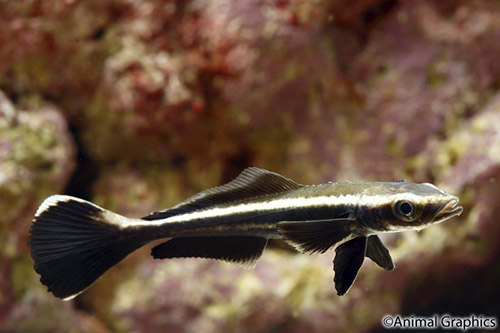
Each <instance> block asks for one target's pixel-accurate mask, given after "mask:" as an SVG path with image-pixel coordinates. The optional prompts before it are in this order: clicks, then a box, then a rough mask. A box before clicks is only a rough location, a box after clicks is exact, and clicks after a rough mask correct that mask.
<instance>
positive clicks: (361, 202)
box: [121, 193, 419, 227]
mask: <svg viewBox="0 0 500 333" xmlns="http://www.w3.org/2000/svg"><path fill="white" fill-rule="evenodd" d="M394 200H411V201H414V202H418V201H419V196H417V195H414V194H412V193H397V194H393V195H362V196H361V197H360V196H359V195H353V194H348V195H341V196H318V197H307V198H306V197H299V198H283V199H276V200H271V201H266V202H254V203H247V204H239V205H234V206H229V207H216V208H212V209H205V210H199V211H194V212H190V213H186V214H181V215H175V216H171V217H168V218H165V219H160V220H153V221H147V220H137V219H134V220H132V219H130V220H129V222H128V223H127V222H125V223H121V226H123V227H126V226H132V225H162V224H164V223H179V222H187V221H191V220H198V219H205V218H213V217H222V216H229V215H233V214H235V215H236V214H244V213H250V212H261V211H271V210H280V209H282V210H286V209H294V208H312V207H320V206H331V207H332V206H338V205H357V206H358V207H365V208H373V207H379V206H381V205H385V204H388V203H392V202H393V201H394Z"/></svg>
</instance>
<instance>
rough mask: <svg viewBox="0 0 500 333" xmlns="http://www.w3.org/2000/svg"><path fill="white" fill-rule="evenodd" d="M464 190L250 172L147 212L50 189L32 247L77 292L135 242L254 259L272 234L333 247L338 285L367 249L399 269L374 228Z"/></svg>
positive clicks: (453, 203) (61, 285)
mask: <svg viewBox="0 0 500 333" xmlns="http://www.w3.org/2000/svg"><path fill="white" fill-rule="evenodd" d="M457 204H458V198H457V197H455V196H452V195H448V194H446V193H445V192H443V191H441V190H439V189H438V188H437V187H435V186H434V185H432V184H413V183H407V182H401V181H398V182H386V183H382V182H346V183H329V184H322V185H313V186H305V185H300V184H297V183H296V182H294V181H293V180H290V179H288V178H285V177H283V176H281V175H279V174H277V173H274V172H269V171H266V170H262V169H258V168H248V169H246V170H244V171H243V172H242V173H241V174H240V175H239V176H238V177H237V178H236V179H235V180H233V181H232V182H230V183H228V184H226V185H223V186H220V187H215V188H212V189H209V190H206V191H203V192H201V193H198V194H196V195H194V196H193V197H191V198H189V199H187V200H186V201H184V202H182V203H180V204H178V205H176V206H174V207H172V208H170V209H167V210H163V211H159V212H155V213H152V214H150V215H148V216H145V217H143V218H141V219H134V218H127V217H124V216H121V215H118V214H116V213H113V212H111V211H109V210H106V209H103V208H101V207H99V206H97V205H95V204H93V203H91V202H88V201H85V200H82V199H78V198H75V197H70V196H65V195H53V196H51V197H49V198H47V199H46V200H45V201H44V202H43V203H42V204H41V206H40V207H39V208H38V210H37V212H36V214H35V218H34V219H33V224H32V226H31V230H30V238H29V242H28V243H29V246H30V248H31V256H32V258H33V260H34V262H35V270H36V271H37V272H38V273H39V274H40V275H41V278H40V281H41V282H42V283H43V284H44V285H46V286H47V287H48V290H49V291H51V292H52V293H53V294H54V295H55V296H57V297H59V298H63V299H65V300H68V299H71V298H73V297H75V296H77V295H79V294H80V293H82V292H83V291H84V290H85V289H86V288H88V287H89V286H90V285H91V284H92V283H93V282H94V281H95V280H97V279H98V278H99V277H100V276H101V275H102V274H104V273H105V272H106V271H107V270H108V269H109V268H111V267H112V266H114V265H116V264H117V263H118V262H120V261H121V260H122V259H124V258H125V257H126V256H127V255H128V254H130V253H131V252H133V251H134V250H136V249H138V248H139V247H141V246H143V245H145V244H147V243H149V242H151V241H154V240H158V239H163V238H171V239H169V240H167V241H166V242H164V243H161V244H159V245H157V246H155V247H154V248H153V249H152V252H151V254H152V256H153V257H154V258H157V259H165V258H179V257H199V258H212V259H221V260H225V261H229V262H233V263H238V264H242V265H244V266H249V267H253V266H254V265H255V264H256V262H257V260H258V259H259V257H260V256H261V255H262V252H263V251H264V248H265V247H266V244H267V241H268V239H270V238H282V239H283V240H285V241H286V242H287V243H289V244H291V245H292V246H294V247H295V248H296V249H297V250H299V251H301V252H304V253H315V252H319V253H324V252H325V251H327V250H328V249H330V248H333V247H334V248H335V253H336V254H335V260H334V270H335V279H334V281H335V288H336V290H337V293H338V295H343V294H345V293H346V292H347V291H348V290H349V288H350V287H351V285H352V283H353V282H354V279H355V278H356V275H357V273H358V271H359V269H360V267H361V264H362V263H363V259H364V257H365V256H366V257H369V258H370V259H372V260H373V261H374V262H375V263H377V264H378V265H379V266H380V267H382V268H383V269H385V270H392V269H394V264H393V262H392V259H391V256H390V254H389V251H388V250H387V248H386V247H385V246H384V245H383V244H382V242H381V241H380V239H379V238H378V236H377V234H379V233H384V232H397V231H404V230H410V229H416V230H419V229H422V228H425V227H427V226H429V225H431V224H435V223H439V222H442V221H445V220H447V219H449V218H451V217H454V216H457V215H460V214H461V213H462V210H463V208H462V207H460V206H457Z"/></svg>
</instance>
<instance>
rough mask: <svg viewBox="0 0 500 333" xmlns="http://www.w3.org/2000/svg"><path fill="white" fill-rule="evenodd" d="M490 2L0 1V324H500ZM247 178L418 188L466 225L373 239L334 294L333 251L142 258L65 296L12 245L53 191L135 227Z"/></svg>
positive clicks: (499, 103)
mask: <svg viewBox="0 0 500 333" xmlns="http://www.w3.org/2000/svg"><path fill="white" fill-rule="evenodd" d="M499 59H500V1H497V0H491V1H481V0H476V1H473V0H472V1H467V0H461V1H460V0H456V1H455V0H434V1H431V0H422V1H402V0H359V1H346V0H327V1H321V0H314V1H305V0H211V1H201V0H191V1H183V0H170V1H166V0H125V1H118V0H110V1H98V0H87V1H83V0H59V1H40V0H19V1H7V0H0V211H1V212H2V213H1V214H0V244H2V246H0V331H19V332H24V331H33V332H34V331H43V332H47V331H56V332H67V331H69V332H108V331H118V332H127V331H134V332H155V331H168V332H210V331H219V332H236V331H238V332H257V331H264V332H304V331H309V332H333V331H336V332H349V331H374V332H375V331H379V330H381V329H382V328H381V324H380V320H381V318H382V317H383V315H385V314H397V313H399V314H403V315H410V314H415V315H422V316H423V315H432V314H435V313H437V314H445V313H449V314H452V315H456V316H458V315H469V314H482V315H489V316H497V318H498V317H499V315H500V309H499V307H500V305H499V304H500V303H499V302H498V300H499V299H500V283H498V281H499V280H500V265H499V262H500V223H498V216H499V214H500V182H499V181H500V61H499ZM247 166H259V167H262V168H267V169H270V170H273V171H276V172H279V173H281V174H283V175H285V176H287V177H290V178H292V179H295V180H296V181H298V182H300V183H304V184H312V183H321V182H327V181H333V180H335V181H344V180H347V179H349V180H379V181H392V180H395V179H400V178H405V179H406V180H408V181H415V182H432V183H435V184H436V185H438V186H439V187H441V188H443V189H445V190H447V191H448V192H450V193H453V194H456V195H459V196H460V198H461V203H462V205H463V206H464V208H465V211H464V214H462V216H461V217H460V218H455V219H453V220H450V221H448V222H446V223H444V224H441V225H436V226H433V227H432V228H429V229H426V230H424V231H422V232H420V233H416V232H405V233H401V234H389V235H385V236H384V240H385V242H386V243H387V244H388V246H389V248H390V249H391V252H392V255H393V258H394V260H395V264H396V270H395V271H393V272H385V271H383V270H381V269H380V268H378V267H376V266H375V265H374V264H373V263H372V262H371V261H368V260H367V261H366V262H365V264H364V266H363V268H362V270H361V272H360V275H359V276H358V278H357V281H356V283H355V285H354V287H353V288H352V289H351V291H350V292H349V293H348V294H347V295H346V296H343V297H337V296H336V294H335V292H334V288H333V282H332V277H333V272H332V263H331V261H332V257H333V253H332V252H328V253H327V254H325V255H316V256H307V255H303V254H299V253H296V252H294V251H293V250H291V249H290V248H288V247H287V246H286V245H284V244H283V243H280V242H273V243H272V244H271V245H270V246H269V248H268V249H267V250H266V251H265V253H264V255H263V257H262V259H261V260H260V262H259V263H258V265H257V267H256V268H255V269H254V270H252V271H248V270H244V269H241V268H239V267H235V266H231V265H229V264H226V263H221V262H217V261H210V260H196V259H182V260H171V261H159V260H153V259H152V258H151V257H150V256H149V251H150V247H146V248H144V249H141V250H139V251H138V252H136V253H134V254H132V255H131V256H129V257H128V258H127V259H126V260H124V261H123V262H122V263H120V264H119V265H118V266H116V267H115V268H113V269H112V270H111V271H109V272H108V273H107V274H105V276H104V277H103V278H102V279H100V280H99V281H98V282H97V283H96V284H95V285H94V286H92V287H91V288H90V289H89V290H88V291H87V292H85V293H84V294H82V295H81V296H80V297H78V298H76V299H75V300H73V301H70V302H62V301H60V300H58V299H56V298H55V297H53V296H52V294H50V293H47V292H46V288H45V287H44V286H43V285H41V284H40V283H39V282H38V279H39V276H38V275H37V274H36V273H35V272H34V270H33V263H32V260H31V258H30V256H29V249H28V248H27V245H26V241H27V237H28V230H29V227H30V223H31V219H32V216H33V213H34V211H35V210H36V208H37V206H38V205H39V204H40V203H41V202H42V201H43V199H44V198H45V197H46V196H48V195H50V194H54V193H66V194H71V195H75V196H78V197H81V198H84V199H89V200H92V201H94V202H96V203H97V204H99V205H103V206H104V207H106V208H109V209H112V210H114V211H116V212H118V213H121V214H124V215H128V216H134V217H139V216H143V215H145V214H147V213H149V212H151V211H153V210H157V209H163V208H166V207H169V206H171V205H173V204H176V203H178V202H179V201H181V200H183V199H185V198H186V197H188V196H189V195H191V194H194V193H196V192H198V191H200V190H203V189H206V188H208V187H212V186H215V185H219V184H222V183H224V182H226V181H228V180H231V179H232V178H234V177H235V176H236V175H237V174H238V173H239V172H240V171H241V170H242V169H243V168H245V167H247Z"/></svg>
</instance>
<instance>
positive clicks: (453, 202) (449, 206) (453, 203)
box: [433, 196, 464, 223]
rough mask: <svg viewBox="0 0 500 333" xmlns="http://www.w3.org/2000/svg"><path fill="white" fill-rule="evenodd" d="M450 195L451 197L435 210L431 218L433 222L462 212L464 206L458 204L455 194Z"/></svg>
mask: <svg viewBox="0 0 500 333" xmlns="http://www.w3.org/2000/svg"><path fill="white" fill-rule="evenodd" d="M450 197H451V198H450V199H449V200H448V201H446V202H445V203H444V204H443V205H442V206H441V207H440V208H439V209H438V210H437V212H436V214H435V215H434V218H433V222H434V223H437V222H442V221H445V220H447V219H449V218H452V217H454V216H459V215H460V214H462V212H463V210H464V208H463V207H462V206H458V202H459V198H458V197H455V196H450Z"/></svg>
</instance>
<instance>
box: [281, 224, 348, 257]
mask: <svg viewBox="0 0 500 333" xmlns="http://www.w3.org/2000/svg"><path fill="white" fill-rule="evenodd" d="M352 223H353V220H352V219H331V220H316V221H300V222H279V223H278V224H277V225H276V228H277V230H278V232H279V233H280V235H281V237H282V238H283V240H285V241H286V242H287V243H289V244H290V245H292V246H293V247H295V248H296V249H297V250H299V251H300V252H303V253H309V254H312V253H315V252H319V253H325V252H326V251H327V250H328V249H330V248H331V247H332V246H334V245H335V244H337V243H339V242H340V241H342V240H345V239H347V238H349V237H350V236H351V234H352V231H351V226H352Z"/></svg>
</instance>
